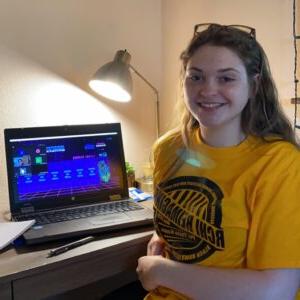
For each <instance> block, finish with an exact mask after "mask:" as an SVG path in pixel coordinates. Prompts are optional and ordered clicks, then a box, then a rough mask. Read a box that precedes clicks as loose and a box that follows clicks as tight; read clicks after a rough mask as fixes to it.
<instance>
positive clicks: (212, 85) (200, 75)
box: [184, 45, 251, 134]
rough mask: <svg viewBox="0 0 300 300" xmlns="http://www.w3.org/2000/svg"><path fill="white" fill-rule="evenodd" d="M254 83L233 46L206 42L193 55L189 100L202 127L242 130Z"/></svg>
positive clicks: (188, 78)
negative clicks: (243, 113) (250, 85)
mask: <svg viewBox="0 0 300 300" xmlns="http://www.w3.org/2000/svg"><path fill="white" fill-rule="evenodd" d="M250 96H251V93H250V87H249V82H248V77H247V72H246V68H245V65H244V64H243V62H242V60H241V59H240V58H239V57H238V56H237V55H236V54H235V53H234V52H233V51H232V50H230V49H229V48H226V47H219V46H211V45H205V46H202V47H200V48H199V49H198V50H197V51H196V52H195V53H194V55H193V56H192V57H191V58H190V59H189V61H188V63H187V67H186V72H185V77H184V98H185V103H186V105H187V107H188V109H189V111H190V112H191V114H192V115H193V117H194V118H195V119H196V120H197V121H198V122H199V124H200V128H206V129H208V130H209V129H212V130H221V131H224V130H226V129H227V131H232V132H233V134H241V133H242V128H241V116H242V111H243V109H244V107H245V106H246V104H247V102H248V99H249V97H250Z"/></svg>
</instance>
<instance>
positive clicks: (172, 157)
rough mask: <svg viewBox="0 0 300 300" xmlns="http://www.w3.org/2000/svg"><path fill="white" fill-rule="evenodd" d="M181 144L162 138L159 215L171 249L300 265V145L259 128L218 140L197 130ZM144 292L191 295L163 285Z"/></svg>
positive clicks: (259, 263)
mask: <svg viewBox="0 0 300 300" xmlns="http://www.w3.org/2000/svg"><path fill="white" fill-rule="evenodd" d="M181 144H182V143H181V142H180V138H179V137H177V138H174V139H173V140H171V139H169V140H167V141H165V142H164V141H163V142H161V144H160V145H159V147H158V148H157V151H156V155H155V169H154V181H155V185H156V192H155V205H154V221H155V229H156V231H157V233H158V235H159V236H160V237H161V238H162V239H163V240H164V241H165V243H166V248H165V256H166V257H168V258H170V259H172V260H176V261H180V262H184V263H190V264H191V263H192V264H199V265H202V266H211V267H225V268H248V269H254V270H263V269H272V268H300V154H299V151H298V150H297V149H296V148H295V147H294V146H293V145H291V144H289V143H287V142H284V141H271V142H266V141H263V140H262V139H259V138H255V137H253V136H249V137H248V138H247V139H246V140H245V141H243V142H242V143H241V144H239V145H237V146H234V147H224V148H213V147H210V146H208V145H205V144H203V143H202V141H201V139H200V138H199V135H198V134H197V133H195V134H193V136H192V139H191V146H190V148H189V150H183V148H182V146H180V145H181ZM178 163H179V168H178V169H177V171H176V172H175V173H174V174H173V175H172V176H171V177H167V179H164V178H163V177H164V176H165V175H164V174H165V172H166V169H168V167H169V166H170V164H171V165H173V166H174V165H175V164H178ZM146 299H147V300H152V299H156V300H157V299H169V300H171V299H172V300H173V299H187V298H186V297H185V296H183V295H180V294H178V293H176V292H174V291H171V290H169V289H166V288H163V287H162V288H158V289H156V290H155V291H153V292H150V293H149V294H148V296H147V297H146ZM297 299H300V297H299V298H297Z"/></svg>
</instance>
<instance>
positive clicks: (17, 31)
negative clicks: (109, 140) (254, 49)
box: [0, 0, 161, 208]
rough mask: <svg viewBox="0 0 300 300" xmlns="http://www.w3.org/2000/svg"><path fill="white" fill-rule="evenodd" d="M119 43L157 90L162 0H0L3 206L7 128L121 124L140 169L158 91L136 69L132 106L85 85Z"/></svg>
mask: <svg viewBox="0 0 300 300" xmlns="http://www.w3.org/2000/svg"><path fill="white" fill-rule="evenodd" d="M119 49H127V50H128V51H129V53H130V54H131V55H132V60H131V63H132V65H133V66H134V67H135V68H136V69H137V70H138V71H139V72H141V73H142V74H143V75H144V76H145V77H146V78H147V79H148V80H149V81H150V82H151V83H152V84H153V85H155V86H156V87H157V88H159V83H160V81H161V80H160V77H161V1H160V0H151V1H146V0H143V1H140V0H126V1H122V0H64V1H61V0H51V1H40V0H26V1H22V0H0V113H1V118H0V165H1V173H0V186H1V193H0V205H1V204H2V205H3V206H4V207H5V208H7V205H8V191H7V179H6V171H5V154H4V145H3V144H4V143H3V129H4V128H7V127H22V126H24V127H29V126H45V125H61V124H80V123H84V124H91V123H104V122H121V124H122V129H123V140H124V147H125V156H126V160H128V161H130V162H131V163H133V165H134V166H135V167H136V169H137V176H140V175H141V167H142V165H143V164H144V162H147V161H148V158H149V151H150V148H151V145H152V143H153V141H154V140H155V137H156V132H155V124H154V122H153V121H154V120H155V99H156V98H155V94H154V93H153V91H152V90H151V89H150V88H149V87H148V86H147V85H146V84H145V83H144V82H143V81H142V80H141V79H140V78H138V77H137V76H136V75H134V74H133V81H134V97H133V100H132V101H131V102H130V103H129V104H119V103H115V102H111V101H108V100H106V99H104V98H101V97H100V96H97V95H95V94H94V93H93V92H92V91H91V90H90V89H89V87H88V81H89V79H90V78H91V76H92V75H93V74H94V72H95V71H96V70H97V69H98V68H99V67H100V66H101V65H102V64H104V63H106V62H108V61H111V60H112V59H113V57H114V54H115V52H116V51H117V50H119Z"/></svg>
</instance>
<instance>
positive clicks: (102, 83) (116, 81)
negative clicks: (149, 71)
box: [89, 50, 132, 102]
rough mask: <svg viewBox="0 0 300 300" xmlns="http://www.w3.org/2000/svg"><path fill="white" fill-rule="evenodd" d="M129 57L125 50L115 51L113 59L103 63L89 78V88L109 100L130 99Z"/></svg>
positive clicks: (121, 100) (126, 100) (123, 100)
mask: <svg viewBox="0 0 300 300" xmlns="http://www.w3.org/2000/svg"><path fill="white" fill-rule="evenodd" d="M130 58H131V57H130V54H129V53H128V52H127V51H126V50H119V51H117V53H116V55H115V58H114V60H113V61H111V62H109V63H107V64H105V65H103V66H102V67H101V68H100V69H99V70H98V71H97V72H96V73H95V75H94V76H93V78H92V79H91V80H90V82H89V86H90V87H91V89H92V90H94V91H95V92H96V93H98V94H100V95H101V96H104V97H105V98H108V99H111V100H115V101H119V102H128V101H130V100H131V93H132V78H131V74H130V71H129V67H130V64H129V62H130Z"/></svg>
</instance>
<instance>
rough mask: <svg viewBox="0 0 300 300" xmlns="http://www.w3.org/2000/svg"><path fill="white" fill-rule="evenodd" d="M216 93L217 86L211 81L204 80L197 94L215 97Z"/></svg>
mask: <svg viewBox="0 0 300 300" xmlns="http://www.w3.org/2000/svg"><path fill="white" fill-rule="evenodd" d="M217 92H218V85H217V83H216V82H215V80H213V79H207V80H205V81H204V82H203V83H202V84H201V86H200V89H199V93H200V94H201V95H203V96H211V95H215V94H216V93H217Z"/></svg>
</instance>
